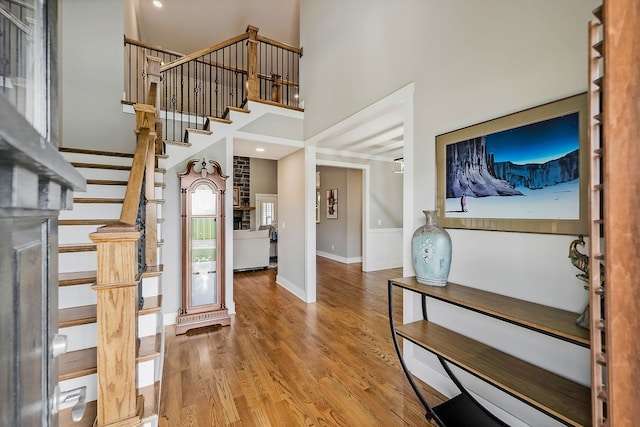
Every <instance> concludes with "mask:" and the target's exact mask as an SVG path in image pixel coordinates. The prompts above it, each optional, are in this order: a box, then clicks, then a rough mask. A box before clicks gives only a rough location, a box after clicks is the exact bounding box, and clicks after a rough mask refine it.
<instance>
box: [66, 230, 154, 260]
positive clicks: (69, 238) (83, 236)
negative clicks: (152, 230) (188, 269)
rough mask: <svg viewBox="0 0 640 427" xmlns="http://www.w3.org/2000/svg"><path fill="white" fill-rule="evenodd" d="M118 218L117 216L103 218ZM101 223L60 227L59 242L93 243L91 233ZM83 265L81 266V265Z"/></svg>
mask: <svg viewBox="0 0 640 427" xmlns="http://www.w3.org/2000/svg"><path fill="white" fill-rule="evenodd" d="M101 219H117V218H101ZM100 227H102V226H101V225H65V226H61V227H60V228H58V243H59V244H61V245H66V244H71V243H92V242H91V239H90V238H89V234H91V233H95V232H96V231H97V230H98V228H100ZM160 232H161V226H160V224H159V225H158V227H157V230H156V233H157V236H158V239H161V234H160ZM79 267H81V266H79Z"/></svg>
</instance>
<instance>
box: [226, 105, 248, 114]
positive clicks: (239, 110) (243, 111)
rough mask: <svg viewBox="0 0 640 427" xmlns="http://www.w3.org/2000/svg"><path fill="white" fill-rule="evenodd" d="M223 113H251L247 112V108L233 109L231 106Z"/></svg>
mask: <svg viewBox="0 0 640 427" xmlns="http://www.w3.org/2000/svg"><path fill="white" fill-rule="evenodd" d="M225 111H236V112H238V113H245V114H249V113H251V110H249V109H248V108H241V107H233V106H229V107H227V108H226V109H225ZM225 115H226V114H225Z"/></svg>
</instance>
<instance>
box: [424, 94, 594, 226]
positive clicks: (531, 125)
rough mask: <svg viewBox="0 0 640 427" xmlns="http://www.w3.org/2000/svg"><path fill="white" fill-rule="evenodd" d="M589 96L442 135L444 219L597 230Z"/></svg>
mask: <svg viewBox="0 0 640 427" xmlns="http://www.w3.org/2000/svg"><path fill="white" fill-rule="evenodd" d="M586 132H587V97H586V94H580V95H575V96H571V97H569V98H564V99H561V100H558V101H555V102H551V103H548V104H544V105H540V106H537V107H534V108H531V109H528V110H524V111H520V112H517V113H513V114H509V115H507V116H503V117H499V118H496V119H493V120H489V121H486V122H483V123H479V124H476V125H473V126H469V127H466V128H463V129H459V130H456V131H453V132H449V133H446V134H442V135H438V136H437V137H436V173H437V206H438V210H439V212H440V215H439V220H438V224H439V225H441V226H443V227H449V228H467V229H478V230H496V231H517V232H529V233H550V234H570V235H578V234H585V235H587V234H589V223H588V193H587V185H588V182H589V177H588V173H589V172H588V171H589V165H588V161H589V155H588V147H587V145H586V144H587V135H586Z"/></svg>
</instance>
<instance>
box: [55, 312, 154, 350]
mask: <svg viewBox="0 0 640 427" xmlns="http://www.w3.org/2000/svg"><path fill="white" fill-rule="evenodd" d="M162 328H163V325H162V315H161V313H149V314H145V315H142V316H139V317H138V337H140V338H141V337H149V336H153V335H156V334H157V333H158V332H159V331H161V330H162ZM58 333H59V334H61V335H66V336H67V351H76V350H82V349H85V348H91V347H96V346H97V345H98V325H97V323H95V322H94V323H87V324H85V325H78V326H69V327H66V328H60V329H59V330H58Z"/></svg>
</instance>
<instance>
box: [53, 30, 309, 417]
mask: <svg viewBox="0 0 640 427" xmlns="http://www.w3.org/2000/svg"><path fill="white" fill-rule="evenodd" d="M245 41H248V42H249V45H250V48H249V49H248V59H247V60H246V61H245V64H244V65H245V68H246V69H240V68H237V64H236V63H233V64H232V63H229V62H225V61H226V60H225V52H226V51H228V50H229V49H231V46H239V45H241V44H242V43H243V42H245ZM126 44H127V40H125V45H126ZM258 45H260V46H262V45H264V46H272V49H278V50H287V49H290V48H289V47H286V46H283V45H281V44H279V43H277V42H274V41H273V40H270V39H266V38H261V37H259V36H258V35H257V28H255V27H252V26H249V28H248V29H247V32H246V33H245V34H243V35H240V36H238V37H236V38H234V39H231V40H230V41H227V42H223V43H221V44H218V45H215V46H212V47H211V48H208V49H206V50H205V51H200V52H196V53H194V54H192V55H187V56H183V57H181V58H179V59H175V60H174V61H172V62H170V63H169V64H165V65H162V66H161V61H162V60H161V58H160V57H159V56H158V55H149V52H147V48H146V47H144V46H138V48H139V49H141V50H140V51H139V54H140V57H138V54H136V55H133V56H135V57H136V58H137V59H136V60H135V62H136V67H137V66H138V65H139V62H138V61H144V64H145V66H144V71H143V72H142V73H141V74H140V75H138V76H137V77H135V78H136V79H138V80H137V81H136V84H135V87H142V88H145V89H144V90H145V93H146V96H144V99H137V98H135V99H134V98H133V97H128V100H127V101H124V102H123V104H125V105H124V112H125V113H126V112H129V113H133V114H135V134H136V145H135V149H134V148H132V151H133V150H135V153H116V152H108V151H97V150H89V149H77V148H68V147H62V148H60V152H61V153H62V155H63V157H64V158H65V159H66V160H67V161H68V162H70V163H71V164H72V165H73V166H74V167H75V168H76V170H77V171H78V172H80V174H81V175H82V176H83V177H84V178H85V179H86V181H87V191H86V192H83V193H77V194H74V200H73V201H74V209H73V210H72V211H65V212H63V213H62V214H61V216H60V219H59V224H58V225H59V227H58V233H59V239H58V240H59V259H58V271H59V301H58V307H59V313H58V317H59V334H60V335H64V336H66V351H63V350H61V352H62V354H61V355H60V356H59V357H58V363H59V388H60V391H61V393H60V400H61V401H63V403H62V404H61V405H60V407H61V410H60V412H59V425H60V426H62V427H65V426H93V425H97V426H107V425H109V426H116V425H117V426H118V427H125V426H126V427H128V426H137V425H143V426H149V427H151V426H157V425H158V424H159V420H158V414H159V402H160V390H161V380H162V363H163V354H164V324H163V315H162V271H163V266H162V264H161V262H162V261H161V260H162V257H161V252H162V250H161V248H162V245H163V241H162V232H161V231H162V230H161V228H162V221H163V220H162V218H160V216H161V212H162V210H161V209H160V208H159V207H161V206H162V204H163V202H164V200H163V190H164V187H165V184H164V173H165V172H166V170H167V169H170V168H172V167H174V166H175V165H177V164H178V163H180V162H182V161H184V160H185V159H188V158H191V157H193V156H196V155H199V153H200V152H201V151H202V150H203V149H205V148H207V147H209V146H211V145H212V144H213V143H215V142H216V141H220V140H221V139H222V138H225V137H233V136H234V135H237V134H238V133H242V132H241V130H242V128H243V127H244V126H246V125H247V124H249V123H251V122H252V121H254V120H256V119H257V118H260V117H262V116H265V115H267V114H279V115H285V116H287V115H288V116H290V117H295V118H300V117H301V114H302V109H301V108H298V107H297V105H295V106H292V105H288V104H287V102H288V101H286V100H287V99H294V98H293V97H292V96H291V98H289V97H288V96H287V97H286V99H285V97H283V95H282V87H283V86H284V87H285V88H289V87H291V88H294V89H295V91H296V93H297V86H298V84H297V82H296V81H293V80H292V78H291V77H285V79H283V78H282V77H281V76H280V75H279V74H277V73H275V72H273V71H271V74H270V75H268V73H267V71H266V70H267V68H266V65H265V66H264V67H265V68H264V70H263V71H260V68H259V67H260V64H261V63H262V62H263V61H260V60H258V56H259V54H258V52H259V50H258V49H257V47H258ZM265 49H266V47H265ZM301 54H302V51H301V49H297V50H296V49H294V51H293V52H292V54H291V55H292V56H291V58H292V60H291V61H292V64H293V60H294V58H297V57H298V56H301ZM205 55H206V56H205ZM131 56H132V55H129V57H131ZM141 58H142V59H141ZM214 58H217V59H215V60H214ZM296 63H297V62H296ZM192 64H195V65H192ZM129 65H130V66H133V64H129ZM192 66H193V67H196V68H192ZM202 66H204V67H205V68H206V69H207V70H208V71H207V72H206V73H201V74H200V75H203V74H204V75H207V76H208V81H207V82H204V81H203V82H202V84H199V83H198V84H196V87H197V88H198V89H197V90H195V92H193V93H194V95H189V90H188V89H189V88H188V86H189V84H190V83H187V88H186V90H185V91H184V92H180V93H179V94H174V95H172V96H171V97H167V89H169V87H170V85H169V83H168V82H169V81H170V78H169V76H170V75H173V76H174V77H172V78H173V79H174V80H176V79H178V78H180V79H183V80H182V81H183V82H184V81H187V82H196V83H197V81H198V80H197V79H195V78H196V77H197V76H198V74H197V73H198V71H197V69H198V68H197V67H202ZM292 66H293V65H292ZM270 67H272V68H273V65H271V66H270ZM296 67H297V66H296ZM194 69H195V70H196V71H193V70H194ZM172 73H173V74H172ZM192 73H195V74H193V75H192ZM295 74H297V71H296V72H295ZM130 75H134V73H132V72H130ZM223 75H226V76H235V77H234V79H235V80H234V84H235V86H236V87H237V88H241V87H244V86H245V84H244V83H246V86H247V88H248V89H247V91H246V93H245V92H242V90H241V89H234V90H235V92H231V94H230V96H229V97H228V99H227V98H226V97H225V96H226V95H225V96H220V97H218V96H217V94H218V93H227V94H229V90H230V88H231V86H230V81H231V80H230V79H227V78H225V77H223ZM178 76H179V77H178ZM244 76H246V77H244ZM287 76H288V74H287ZM192 77H193V79H192ZM214 77H215V78H214ZM243 79H244V80H243ZM296 80H297V77H296ZM176 81H177V80H176ZM261 82H262V83H261ZM130 86H131V85H130ZM178 86H180V87H182V86H183V85H182V84H179V85H178ZM207 87H208V88H209V90H208V91H207V90H206V88H207ZM202 88H205V89H202ZM260 88H263V89H262V90H261V89H260ZM180 90H182V89H180ZM238 90H240V91H238ZM207 92H209V93H210V94H216V95H215V96H213V95H210V97H209V98H205V95H204V94H206V93H207ZM262 92H265V94H266V93H267V92H268V94H269V97H270V98H271V100H266V99H264V97H262V96H261V95H262ZM285 93H286V94H292V93H293V92H292V91H291V90H289V89H286V91H285ZM163 94H164V98H162V95H163ZM184 94H186V95H184ZM238 95H240V97H241V102H240V105H238V104H236V102H237V100H238V98H239V97H238ZM135 96H138V95H137V94H136V95H135ZM192 96H193V97H192ZM178 97H179V99H181V100H182V99H183V97H186V98H184V99H185V102H184V103H183V102H182V101H181V102H180V103H179V104H178V103H177V102H176V99H178ZM295 99H296V101H295V102H296V103H297V97H296V98H295ZM229 100H233V101H234V102H233V103H231V102H229V103H227V104H226V105H224V104H222V103H226V102H228V101H229ZM204 101H208V103H209V104H210V106H212V107H214V109H213V110H206V109H203V108H201V107H202V105H204V104H206V103H207V102H204ZM214 101H215V103H214ZM213 104H215V105H213ZM178 105H180V106H184V107H186V109H185V110H178V108H177V107H178ZM220 105H224V106H223V107H221V108H222V109H217V108H218V107H219V106H220ZM282 107H285V108H282ZM170 130H171V133H170V135H167V133H168V132H169V131H170ZM165 131H166V132H165ZM285 143H287V144H288V145H291V144H300V148H302V145H301V144H302V143H301V142H298V141H288V140H287V141H285ZM132 147H133V144H132ZM154 153H155V158H154ZM141 194H142V195H144V196H145V198H142V199H141V197H142V196H141ZM174 197H177V195H174ZM141 200H144V202H141ZM143 206H146V207H145V208H144V210H143ZM136 216H137V218H136ZM143 236H144V238H143ZM140 242H142V243H140ZM136 252H137V260H136V259H135V258H136ZM136 302H137V308H136V307H135V306H136ZM85 403H86V405H85Z"/></svg>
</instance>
